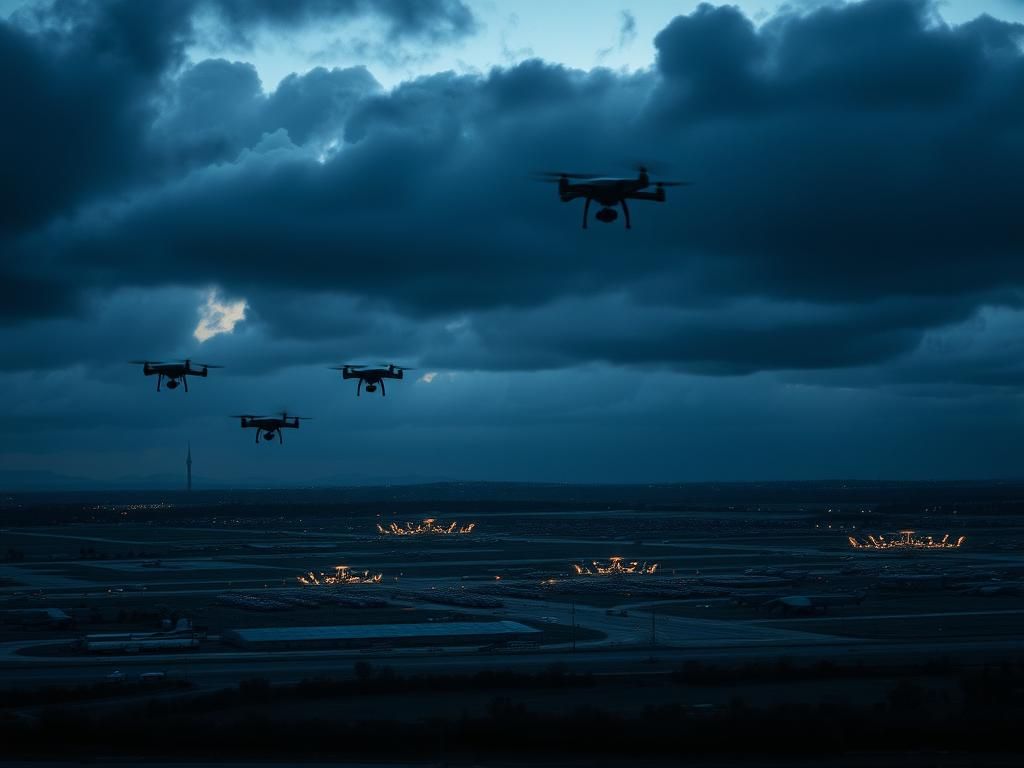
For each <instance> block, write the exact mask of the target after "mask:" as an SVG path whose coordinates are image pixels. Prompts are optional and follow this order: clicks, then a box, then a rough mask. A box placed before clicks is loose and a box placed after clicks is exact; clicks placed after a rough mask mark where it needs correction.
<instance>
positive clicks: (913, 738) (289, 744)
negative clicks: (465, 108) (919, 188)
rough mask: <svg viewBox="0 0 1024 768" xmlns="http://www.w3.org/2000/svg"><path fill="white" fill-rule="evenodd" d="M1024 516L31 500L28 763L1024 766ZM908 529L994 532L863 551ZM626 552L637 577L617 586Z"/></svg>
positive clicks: (940, 508)
mask: <svg viewBox="0 0 1024 768" xmlns="http://www.w3.org/2000/svg"><path fill="white" fill-rule="evenodd" d="M1022 500H1024V488H1022V487H1020V486H1017V485H1014V484H974V485H971V484H954V483H950V484H931V485H930V484H885V485H869V484H847V483H832V484H766V485H739V486H728V485H724V486H723V485H694V486H653V487H649V486H644V487H642V488H640V487H638V488H631V487H604V488H602V487H575V486H529V485H521V486H518V485H487V484H472V485H461V484H451V485H439V486H418V487H396V488H376V489H352V490H347V489H342V490H338V491H306V492H303V491H296V492H290V493H289V492H281V491H273V492H268V493H265V494H261V493H254V492H244V493H228V492H206V493H197V494H191V495H186V494H180V493H178V494H174V493H165V494H160V493H153V492H144V493H142V492H140V493H138V494H132V493H128V492H118V493H111V494H81V495H76V494H59V495H43V494H35V495H9V496H6V497H0V744H2V745H3V755H2V757H3V758H4V759H15V758H18V759H26V760H32V759H39V758H48V759H54V760H79V759H82V758H84V757H88V758H90V759H95V760H102V759H104V758H107V757H118V758H123V757H126V756H134V757H137V758H140V759H142V758H173V759H180V760H192V759H209V760H220V759H258V760H261V761H262V760H278V761H289V760H297V759H301V760H307V759H308V760H329V761H336V762H337V761H385V760H390V761H409V762H413V763H419V762H422V761H433V762H450V763H454V764H459V763H466V764H472V763H474V762H492V761H499V762H506V763H509V764H515V763H518V762H523V761H536V760H540V761H546V763H547V764H553V765H555V764H557V765H562V764H568V763H569V761H571V760H583V761H584V763H580V764H609V765H620V764H622V762H625V761H629V762H631V763H636V764H638V765H643V764H655V763H660V762H663V761H673V760H676V759H678V758H681V757H687V758H689V759H690V760H691V761H693V762H692V764H708V765H715V764H729V763H730V762H731V761H733V760H740V759H744V760H749V759H755V760H757V761H761V762H764V763H765V764H789V762H787V761H791V760H800V761H805V762H806V763H807V764H819V765H820V764H836V765H839V764H842V765H846V764H848V765H881V764H892V763H894V762H899V763H902V764H904V765H968V764H978V763H979V762H987V763H989V764H995V765H998V764H1006V765H1011V764H1015V763H1016V762H1017V760H1016V757H1017V753H1018V752H1019V751H1020V750H1019V748H1018V746H1017V741H1018V739H1019V729H1020V723H1021V722H1024V641H1022V634H1024V589H1022V585H1024V557H1022V555H1024V502H1022ZM424 520H430V521H433V522H430V523H424ZM452 522H455V523H457V525H456V526H454V527H451V528H450V523H452ZM392 523H394V524H395V527H397V528H399V529H402V530H409V529H413V530H416V529H421V530H424V531H425V532H423V533H421V534H418V535H395V534H382V533H381V532H380V528H378V525H379V526H380V527H381V528H383V529H384V530H385V531H388V530H391V529H392V526H391V524H392ZM470 524H473V525H472V526H470ZM449 528H450V530H451V532H449V533H445V532H443V531H448V530H449ZM460 530H464V531H465V532H463V533H460V532H459V531H460ZM901 530H913V531H915V534H914V536H915V537H917V538H921V537H925V536H932V540H933V541H940V540H941V539H942V537H943V536H945V535H946V534H950V537H951V538H950V539H949V541H956V540H958V539H959V538H960V537H965V538H964V540H963V544H962V545H961V546H960V547H957V548H953V547H948V548H942V549H940V548H936V549H926V548H917V549H913V548H912V549H898V548H897V549H891V550H890V549H886V550H879V551H874V550H864V549H855V548H853V547H852V546H851V545H850V543H849V537H851V536H852V537H854V538H855V539H856V540H863V539H864V538H865V537H867V536H869V535H870V536H878V535H884V536H886V537H887V538H890V539H891V538H893V537H898V536H899V534H898V531H901ZM615 557H621V558H622V560H621V561H620V562H621V563H622V564H624V567H625V569H626V570H632V571H633V572H632V573H623V572H615V571H616V570H617V569H614V568H613V569H612V570H613V573H610V574H605V575H602V574H599V573H598V570H600V569H603V568H606V567H608V566H609V565H610V564H611V563H612V562H613V561H612V558H615ZM633 563H635V564H636V565H635V566H633V565H632V564H633ZM340 565H344V566H348V568H346V569H342V570H341V571H338V570H337V566H340ZM575 566H580V570H583V571H584V574H582V575H581V574H579V573H577V568H576V567H575ZM587 571H590V572H591V573H590V574H587V573H586V572H587ZM642 571H647V572H646V573H641V572H642ZM339 573H340V574H342V575H344V576H345V577H346V578H345V579H342V580H341V581H342V582H343V583H326V582H327V581H328V580H329V579H328V577H331V578H333V577H335V576H337V574H339ZM310 574H312V577H311V576H310ZM349 574H358V575H359V578H358V579H349V578H348V575H349ZM378 575H379V578H377V576H378ZM300 576H301V577H302V578H303V579H304V580H305V581H306V582H307V583H306V584H303V583H302V582H301V581H300V580H299V577H300ZM356 580H359V581H363V582H365V583H348V582H349V581H352V582H354V581H356ZM316 582H319V583H316ZM772 761H776V762H772ZM778 761H781V762H778Z"/></svg>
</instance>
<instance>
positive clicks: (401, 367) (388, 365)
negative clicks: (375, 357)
mask: <svg viewBox="0 0 1024 768" xmlns="http://www.w3.org/2000/svg"><path fill="white" fill-rule="evenodd" d="M377 365H383V366H384V367H386V368H394V369H395V370H396V371H415V370H416V369H415V368H410V367H409V366H407V365H395V364H394V363H377Z"/></svg>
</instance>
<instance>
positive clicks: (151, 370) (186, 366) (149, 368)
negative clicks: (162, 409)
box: [130, 360, 224, 392]
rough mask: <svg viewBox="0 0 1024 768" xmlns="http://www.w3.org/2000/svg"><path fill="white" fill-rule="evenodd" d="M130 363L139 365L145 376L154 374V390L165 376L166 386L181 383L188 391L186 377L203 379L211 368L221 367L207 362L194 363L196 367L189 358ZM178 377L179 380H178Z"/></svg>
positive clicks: (169, 387) (175, 385) (157, 389)
mask: <svg viewBox="0 0 1024 768" xmlns="http://www.w3.org/2000/svg"><path fill="white" fill-rule="evenodd" d="M130 363H131V365H141V366H142V373H143V374H144V375H146V376H154V375H155V376H156V377H157V379H156V391H157V392H159V391H160V385H161V384H162V383H163V380H164V377H165V376H166V377H167V388H168V389H177V388H178V384H179V383H180V384H182V385H184V387H185V391H186V392H188V377H189V376H202V377H203V378H204V379H205V378H206V377H207V375H209V373H210V369H211V368H223V367H224V366H222V365H209V364H207V363H196V366H198V367H196V368H193V367H192V361H191V360H179V361H178V362H176V363H160V362H157V361H155V360H132V361H130ZM179 379H180V380H181V381H180V382H179Z"/></svg>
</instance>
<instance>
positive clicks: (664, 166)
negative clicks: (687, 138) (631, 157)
mask: <svg viewBox="0 0 1024 768" xmlns="http://www.w3.org/2000/svg"><path fill="white" fill-rule="evenodd" d="M630 167H631V168H632V169H633V170H634V171H636V172H637V173H667V172H669V171H671V170H672V164H671V163H666V162H663V161H661V160H655V161H654V162H650V161H646V160H640V161H637V162H635V163H633V164H632V165H631V166H630Z"/></svg>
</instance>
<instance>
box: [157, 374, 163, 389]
mask: <svg viewBox="0 0 1024 768" xmlns="http://www.w3.org/2000/svg"><path fill="white" fill-rule="evenodd" d="M163 380H164V375H163V374H162V373H158V374H157V375H156V391H157V392H159V391H160V382H161V381H163Z"/></svg>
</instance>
